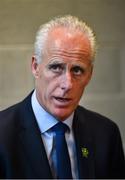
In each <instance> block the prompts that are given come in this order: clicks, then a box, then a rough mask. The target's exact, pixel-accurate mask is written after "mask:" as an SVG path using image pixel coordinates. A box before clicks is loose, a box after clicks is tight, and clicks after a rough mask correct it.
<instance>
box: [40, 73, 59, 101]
mask: <svg viewBox="0 0 125 180" xmlns="http://www.w3.org/2000/svg"><path fill="white" fill-rule="evenodd" d="M39 79H40V84H41V89H42V90H41V91H43V93H44V96H45V97H46V98H47V97H50V96H51V94H52V93H53V92H54V91H55V89H56V88H57V87H58V80H57V79H56V78H55V77H53V76H52V75H50V74H49V73H42V74H41V75H40V78H39Z"/></svg>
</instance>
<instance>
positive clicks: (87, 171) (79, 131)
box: [73, 110, 95, 179]
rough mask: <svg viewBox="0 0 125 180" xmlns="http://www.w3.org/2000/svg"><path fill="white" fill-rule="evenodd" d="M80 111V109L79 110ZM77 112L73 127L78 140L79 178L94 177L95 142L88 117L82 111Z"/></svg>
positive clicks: (76, 140)
mask: <svg viewBox="0 0 125 180" xmlns="http://www.w3.org/2000/svg"><path fill="white" fill-rule="evenodd" d="M77 111H78V110H77ZM77 111H76V113H75V117H74V121H73V128H74V136H75V142H76V151H77V160H78V171H79V178H80V179H83V178H94V177H95V165H94V144H93V140H92V135H91V132H90V131H89V127H87V123H86V121H87V119H86V120H85V117H84V114H80V112H77Z"/></svg>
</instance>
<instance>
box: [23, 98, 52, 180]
mask: <svg viewBox="0 0 125 180" xmlns="http://www.w3.org/2000/svg"><path fill="white" fill-rule="evenodd" d="M30 101H31V97H30V96H29V97H28V98H27V99H26V100H25V101H24V102H23V104H22V105H23V108H21V111H22V112H21V126H22V131H21V132H20V140H21V142H20V143H21V144H22V145H23V149H24V151H25V154H26V156H27V157H28V159H29V163H30V164H31V167H32V170H34V173H35V174H36V177H38V178H48V179H49V178H52V174H51V170H50V166H49V162H48V159H47V155H46V152H45V148H44V145H43V141H42V139H41V134H40V131H39V128H38V125H37V122H36V119H35V116H34V114H33V111H32V108H31V103H30Z"/></svg>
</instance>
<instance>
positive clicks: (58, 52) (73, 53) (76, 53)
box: [51, 48, 89, 59]
mask: <svg viewBox="0 0 125 180" xmlns="http://www.w3.org/2000/svg"><path fill="white" fill-rule="evenodd" d="M51 53H53V56H55V57H56V56H64V57H70V58H71V57H73V58H79V59H84V58H89V54H88V51H87V50H80V49H74V50H68V51H67V50H64V49H58V48H57V49H56V48H53V49H51Z"/></svg>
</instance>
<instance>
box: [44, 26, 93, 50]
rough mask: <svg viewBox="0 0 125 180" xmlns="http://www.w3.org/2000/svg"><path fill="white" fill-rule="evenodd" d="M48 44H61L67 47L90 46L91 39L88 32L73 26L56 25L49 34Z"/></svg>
mask: <svg viewBox="0 0 125 180" xmlns="http://www.w3.org/2000/svg"><path fill="white" fill-rule="evenodd" d="M47 44H48V45H50V46H51V45H54V46H60V47H63V48H65V49H67V47H68V49H69V48H84V47H86V48H90V41H89V39H88V37H87V35H86V34H84V33H83V32H81V31H80V30H73V29H71V28H65V27H56V28H54V29H53V30H51V31H50V32H49V34H48V39H47Z"/></svg>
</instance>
